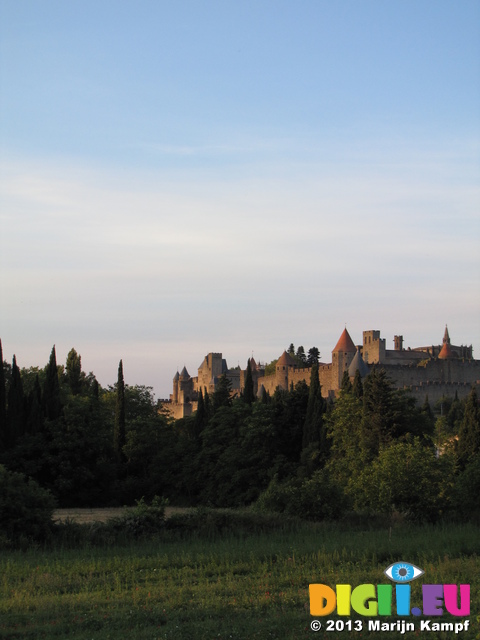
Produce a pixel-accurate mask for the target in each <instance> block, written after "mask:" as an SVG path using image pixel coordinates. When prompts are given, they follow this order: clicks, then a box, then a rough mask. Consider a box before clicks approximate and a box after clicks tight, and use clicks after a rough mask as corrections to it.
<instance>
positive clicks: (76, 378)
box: [65, 348, 82, 396]
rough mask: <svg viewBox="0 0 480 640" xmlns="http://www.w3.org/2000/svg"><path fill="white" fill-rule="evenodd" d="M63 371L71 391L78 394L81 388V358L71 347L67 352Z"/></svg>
mask: <svg viewBox="0 0 480 640" xmlns="http://www.w3.org/2000/svg"><path fill="white" fill-rule="evenodd" d="M65 373H66V376H67V381H68V385H69V387H70V390H71V392H72V393H73V395H74V396H76V395H78V394H79V393H80V391H81V390H82V358H81V356H80V355H79V354H78V353H77V352H76V351H75V349H73V348H72V349H70V351H69V352H68V356H67V363H66V367H65Z"/></svg>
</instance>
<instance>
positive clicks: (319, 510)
mask: <svg viewBox="0 0 480 640" xmlns="http://www.w3.org/2000/svg"><path fill="white" fill-rule="evenodd" d="M256 507H257V509H260V510H265V511H275V512H278V513H285V514H286V515H289V516H297V517H299V518H303V519H305V520H313V521H317V522H319V521H322V520H335V519H338V518H340V517H341V516H342V515H343V514H344V513H345V510H346V500H345V496H344V494H343V492H342V490H341V488H340V487H339V486H338V485H337V484H336V483H335V482H333V481H332V480H331V479H330V478H329V477H328V474H327V473H326V472H325V470H323V469H320V470H318V471H316V472H315V473H314V474H313V475H312V477H311V478H308V479H306V480H303V481H300V480H299V479H293V480H287V481H285V482H279V481H278V479H277V478H276V477H275V478H274V479H273V480H272V481H271V482H270V484H269V486H268V487H267V489H266V490H265V491H264V492H263V493H262V494H261V496H260V497H259V499H258V501H257V503H256Z"/></svg>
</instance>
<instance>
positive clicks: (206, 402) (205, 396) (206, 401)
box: [203, 387, 212, 425]
mask: <svg viewBox="0 0 480 640" xmlns="http://www.w3.org/2000/svg"><path fill="white" fill-rule="evenodd" d="M203 405H204V407H205V425H207V424H208V421H209V420H210V416H211V414H212V403H211V402H210V396H209V395H208V391H207V388H206V387H205V393H204V394H203Z"/></svg>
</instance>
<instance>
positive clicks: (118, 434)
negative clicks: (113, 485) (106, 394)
mask: <svg viewBox="0 0 480 640" xmlns="http://www.w3.org/2000/svg"><path fill="white" fill-rule="evenodd" d="M125 433H126V429H125V382H124V379H123V362H122V360H120V362H119V364H118V378H117V389H116V402H115V424H114V430H113V450H114V452H115V457H116V458H117V461H118V462H122V461H123V460H124V454H123V447H124V446H125V441H126V435H125Z"/></svg>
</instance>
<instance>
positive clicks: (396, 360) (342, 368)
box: [168, 327, 480, 418]
mask: <svg viewBox="0 0 480 640" xmlns="http://www.w3.org/2000/svg"><path fill="white" fill-rule="evenodd" d="M249 362H250V369H251V372H252V377H253V384H254V390H255V393H256V394H257V396H260V395H261V394H262V393H263V392H264V390H265V392H267V393H270V394H272V393H274V392H275V390H276V389H277V388H280V389H289V388H290V387H291V386H292V385H293V386H295V385H296V384H297V383H298V382H300V381H302V380H304V381H305V382H306V383H307V384H309V382H310V375H311V366H307V365H303V363H299V362H298V359H295V358H294V357H293V356H292V355H291V354H290V353H287V351H284V352H283V353H282V354H281V355H280V356H279V358H278V360H277V361H276V363H275V371H273V372H272V373H270V372H269V373H266V371H265V365H262V364H260V363H256V362H255V360H254V359H253V358H251V359H250V360H249ZM375 365H378V366H381V368H383V369H385V370H386V372H387V374H388V376H389V377H390V379H391V380H392V382H393V383H394V385H395V386H396V388H398V389H406V390H408V392H409V393H410V394H411V395H413V396H414V397H415V398H416V399H417V401H419V402H423V401H424V400H425V397H426V396H428V399H429V401H430V402H436V401H437V400H439V399H440V398H442V397H453V396H455V395H457V397H458V398H463V397H465V396H466V395H467V394H468V392H469V391H470V389H471V387H472V385H474V384H480V360H474V358H473V348H472V346H471V345H470V346H464V345H460V346H457V345H453V344H452V343H451V340H450V335H449V331H448V327H445V332H444V335H443V340H442V343H441V344H433V343H432V344H431V345H427V346H423V347H413V348H411V347H408V348H405V347H404V345H403V336H401V335H397V336H394V348H393V349H387V348H386V340H385V338H382V337H381V335H380V331H378V330H369V331H364V332H363V339H362V344H359V345H355V343H354V342H353V340H352V338H351V336H350V334H349V332H348V331H347V329H346V328H345V329H344V330H343V332H342V334H341V335H340V338H339V339H338V342H337V344H336V345H335V347H334V348H333V350H332V361H331V362H330V363H323V362H319V364H318V371H319V378H320V384H321V387H322V394H323V396H325V397H331V398H334V397H335V396H336V395H337V394H338V391H339V390H340V388H341V384H342V379H343V376H344V373H345V372H346V371H348V375H349V377H350V378H351V379H352V380H353V378H354V377H355V374H356V371H357V370H358V371H359V373H360V375H361V376H362V378H363V377H365V376H366V375H368V373H369V372H370V370H371V369H372V367H374V366H375ZM246 373H247V368H245V369H241V368H238V367H237V368H235V369H229V368H228V366H227V362H226V360H225V359H224V358H223V357H222V354H221V353H213V352H211V353H208V354H207V355H206V356H205V358H204V360H203V362H202V363H201V364H200V366H199V367H198V374H197V375H196V376H194V377H192V376H190V374H189V373H188V371H187V369H186V367H183V369H182V371H181V372H178V371H177V372H176V374H175V376H174V378H173V392H172V394H171V395H170V402H169V403H168V409H169V412H170V413H171V415H172V416H173V417H174V418H182V417H185V416H189V415H191V414H192V413H193V412H194V411H196V409H197V399H198V392H199V390H200V389H202V391H203V390H207V391H208V393H209V394H211V393H213V392H214V391H215V388H216V385H217V384H218V380H219V378H220V377H221V376H222V375H226V377H227V378H228V380H229V381H230V383H231V388H232V392H233V393H237V394H238V393H241V392H242V390H243V389H244V386H245V377H246Z"/></svg>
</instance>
